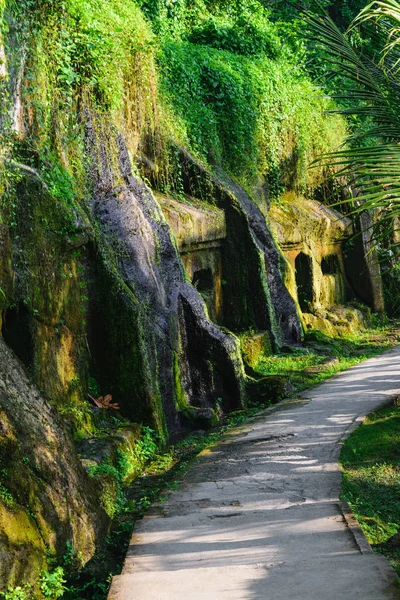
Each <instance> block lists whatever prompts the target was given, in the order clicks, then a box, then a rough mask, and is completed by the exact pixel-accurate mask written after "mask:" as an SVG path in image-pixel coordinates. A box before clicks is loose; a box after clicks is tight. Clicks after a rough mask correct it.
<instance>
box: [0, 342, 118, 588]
mask: <svg viewBox="0 0 400 600" xmlns="http://www.w3.org/2000/svg"><path fill="white" fill-rule="evenodd" d="M0 464H1V484H0V585H1V586H2V587H4V586H5V584H8V585H11V586H13V585H18V584H20V583H21V581H29V580H32V579H33V580H35V579H37V576H38V573H39V571H40V569H41V568H45V567H46V566H47V559H46V555H47V552H50V553H52V554H58V555H60V556H61V555H62V554H63V552H64V551H65V547H66V543H67V542H70V543H72V544H73V547H74V549H75V550H76V551H79V552H82V555H83V557H84V559H86V560H87V559H89V558H90V557H91V556H92V555H93V553H94V550H95V546H96V541H97V539H99V538H100V537H101V536H102V535H104V534H105V532H106V525H107V522H108V519H107V516H106V514H105V513H104V512H103V510H102V508H101V506H100V505H99V503H98V501H97V499H96V496H97V492H98V490H97V489H96V486H95V485H94V482H93V481H90V480H89V477H88V476H87V474H86V473H85V471H84V470H83V468H82V466H81V464H80V462H79V459H78V455H77V452H76V449H75V447H74V444H73V443H72V440H71V438H70V434H69V432H68V430H67V429H66V428H65V426H64V425H63V424H62V422H61V419H60V416H59V415H58V414H57V411H56V410H55V409H54V408H53V407H51V406H50V404H49V403H48V402H47V400H46V399H45V398H43V396H42V395H41V394H40V392H39V391H38V389H37V388H36V387H35V386H34V385H33V384H32V383H31V381H30V380H29V377H28V375H27V373H26V371H25V369H24V367H23V366H22V365H21V364H20V362H19V361H18V360H17V359H16V358H15V356H14V355H13V353H12V352H11V351H10V350H9V348H8V347H7V346H6V344H5V342H4V340H2V339H1V338H0Z"/></svg>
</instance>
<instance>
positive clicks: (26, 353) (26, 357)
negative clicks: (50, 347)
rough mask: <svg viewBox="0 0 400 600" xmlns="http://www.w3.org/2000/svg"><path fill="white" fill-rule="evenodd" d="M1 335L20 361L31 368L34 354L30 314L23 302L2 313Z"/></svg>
mask: <svg viewBox="0 0 400 600" xmlns="http://www.w3.org/2000/svg"><path fill="white" fill-rule="evenodd" d="M1 334H2V336H3V338H4V341H5V342H6V344H7V346H8V347H9V348H11V350H12V351H13V352H14V353H15V354H16V355H17V356H18V358H19V359H20V361H22V362H23V363H24V365H25V366H26V367H28V368H29V367H31V366H32V364H33V352H34V347H33V335H32V322H31V313H30V310H29V309H28V307H27V306H26V305H25V304H24V303H23V302H20V303H19V304H17V305H16V306H12V307H10V308H8V309H7V310H6V311H5V312H4V314H3V324H2V328H1Z"/></svg>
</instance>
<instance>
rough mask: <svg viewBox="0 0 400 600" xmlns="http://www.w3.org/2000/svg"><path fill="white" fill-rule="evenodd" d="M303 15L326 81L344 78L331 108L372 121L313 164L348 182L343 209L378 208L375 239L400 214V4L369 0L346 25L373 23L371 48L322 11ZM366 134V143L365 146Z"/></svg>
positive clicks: (352, 211) (356, 212)
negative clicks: (332, 169)
mask: <svg viewBox="0 0 400 600" xmlns="http://www.w3.org/2000/svg"><path fill="white" fill-rule="evenodd" d="M307 20H308V24H309V27H310V31H311V35H310V40H311V41H312V42H313V43H314V44H317V45H318V46H319V48H320V49H322V51H323V52H324V53H325V55H324V56H326V61H325V64H326V65H328V69H329V71H330V72H329V80H330V81H332V80H333V81H335V78H336V81H337V80H338V78H339V77H340V80H341V81H346V82H347V85H346V86H345V89H343V90H341V91H340V93H338V94H337V95H336V96H335V95H334V97H335V98H336V99H337V101H338V104H339V107H338V108H337V109H336V111H335V112H339V113H341V114H343V115H347V116H348V115H357V116H358V117H361V118H363V119H365V120H366V122H371V123H372V126H371V127H369V128H368V129H367V130H365V129H363V130H356V131H353V132H352V133H351V135H349V138H348V140H347V147H342V148H341V149H339V150H337V151H336V152H332V153H330V154H328V155H326V156H324V157H322V158H321V159H320V162H319V164H320V165H321V163H322V164H323V165H324V166H329V167H332V166H334V167H335V171H336V176H338V177H341V178H343V179H344V180H345V181H347V182H350V183H351V188H352V189H353V198H351V199H347V200H346V201H345V202H347V204H348V210H347V214H350V215H359V214H360V213H362V212H363V211H367V210H368V211H374V213H375V214H377V213H379V234H377V235H376V238H379V236H382V235H383V236H385V235H387V234H388V233H387V232H388V231H390V229H391V228H392V231H393V227H392V224H393V220H394V219H395V218H397V217H399V216H400V143H399V142H400V68H399V65H400V3H399V2H397V1H396V0H386V1H384V2H380V1H374V2H372V3H371V4H369V5H368V6H367V7H366V8H365V9H363V11H361V13H360V14H359V15H358V17H357V18H356V20H355V21H354V22H353V24H352V25H351V27H350V29H353V28H354V27H356V26H360V25H362V24H365V23H367V22H368V23H369V24H370V25H371V27H374V31H375V33H376V39H378V40H379V43H380V46H379V47H378V49H374V50H371V49H365V48H361V49H359V50H357V49H355V48H353V46H352V44H351V42H350V38H349V36H348V34H343V33H342V32H341V31H340V30H339V29H338V27H337V26H336V25H335V23H334V22H333V21H332V20H331V19H330V18H329V17H328V16H327V15H322V16H316V15H308V16H307ZM367 138H370V139H372V145H371V142H370V145H369V146H366V145H365V144H366V140H367ZM349 202H350V203H351V204H349ZM382 232H383V233H382Z"/></svg>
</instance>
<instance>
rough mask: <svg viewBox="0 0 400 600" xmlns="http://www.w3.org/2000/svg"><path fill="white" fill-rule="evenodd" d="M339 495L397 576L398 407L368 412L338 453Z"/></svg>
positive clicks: (399, 503) (399, 562)
mask: <svg viewBox="0 0 400 600" xmlns="http://www.w3.org/2000/svg"><path fill="white" fill-rule="evenodd" d="M340 460H341V464H342V467H343V479H342V498H343V500H346V501H347V502H348V503H349V505H350V506H351V508H352V510H353V512H354V514H355V516H356V517H357V519H358V521H359V523H360V525H361V527H362V529H363V531H364V533H365V535H366V537H367V540H368V542H369V543H370V544H371V545H372V546H373V547H374V549H375V550H376V551H378V552H380V553H382V554H384V555H385V556H386V557H387V558H388V559H389V561H390V562H391V563H392V565H393V567H394V568H395V569H396V571H397V573H398V574H399V575H400V546H399V547H397V545H396V543H394V542H393V540H391V537H392V536H393V535H395V534H396V533H397V532H398V531H399V530H400V407H399V406H396V405H393V404H392V405H390V406H388V407H386V408H382V409H381V410H378V411H377V412H375V413H373V414H371V415H370V416H369V417H367V419H366V420H365V421H364V423H363V424H362V425H360V427H358V429H356V431H355V432H354V433H353V434H352V435H351V436H350V437H349V438H348V440H347V441H346V442H345V445H344V446H343V450H342V453H341V458H340Z"/></svg>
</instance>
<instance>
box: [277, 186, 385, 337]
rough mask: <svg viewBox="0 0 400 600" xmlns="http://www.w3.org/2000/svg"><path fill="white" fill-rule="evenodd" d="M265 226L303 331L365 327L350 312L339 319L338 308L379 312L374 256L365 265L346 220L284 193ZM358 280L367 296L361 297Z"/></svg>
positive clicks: (356, 314)
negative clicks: (279, 252) (274, 244)
mask: <svg viewBox="0 0 400 600" xmlns="http://www.w3.org/2000/svg"><path fill="white" fill-rule="evenodd" d="M269 220H270V223H271V228H272V230H273V232H274V234H275V236H276V238H277V240H278V242H279V246H280V247H281V248H282V250H283V252H284V255H285V257H286V259H287V274H286V284H287V286H288V289H289V290H290V293H291V295H292V297H293V298H294V299H295V300H296V302H297V303H298V306H299V309H300V311H301V314H302V320H303V324H304V326H305V328H306V329H310V328H315V329H322V330H324V331H325V332H326V333H328V334H331V335H335V334H337V333H340V332H346V331H349V330H352V329H354V328H355V329H357V328H360V327H363V326H364V325H365V323H366V322H365V317H364V315H363V313H362V312H360V310H358V309H357V308H354V307H353V308H351V307H348V308H347V309H346V311H345V313H343V311H342V309H340V307H341V306H342V305H345V304H346V303H349V302H353V303H354V302H363V303H364V304H366V305H367V306H369V307H370V308H371V309H373V310H377V307H382V302H381V298H382V287H381V286H382V283H381V280H380V276H379V264H378V262H377V259H376V257H374V256H371V257H370V259H369V261H367V262H368V264H367V262H366V259H365V255H366V254H367V253H368V246H367V245H366V244H365V243H363V239H362V238H360V237H357V238H354V239H353V238H352V236H353V226H352V222H351V221H350V219H348V218H346V217H345V216H343V215H341V214H340V213H339V212H337V211H335V210H333V209H331V208H329V207H326V206H323V205H321V204H319V203H318V202H314V201H311V200H305V199H304V198H301V197H297V196H296V195H295V194H293V193H287V194H286V195H284V196H283V198H282V202H281V204H276V203H273V204H272V205H271V207H270V211H269ZM358 245H360V248H359V250H358V252H356V251H355V250H356V249H355V248H354V246H358ZM360 280H362V281H363V282H364V288H365V289H366V290H369V293H364V294H363V293H360V289H361V288H360V283H359V282H360ZM380 309H382V308H380Z"/></svg>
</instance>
